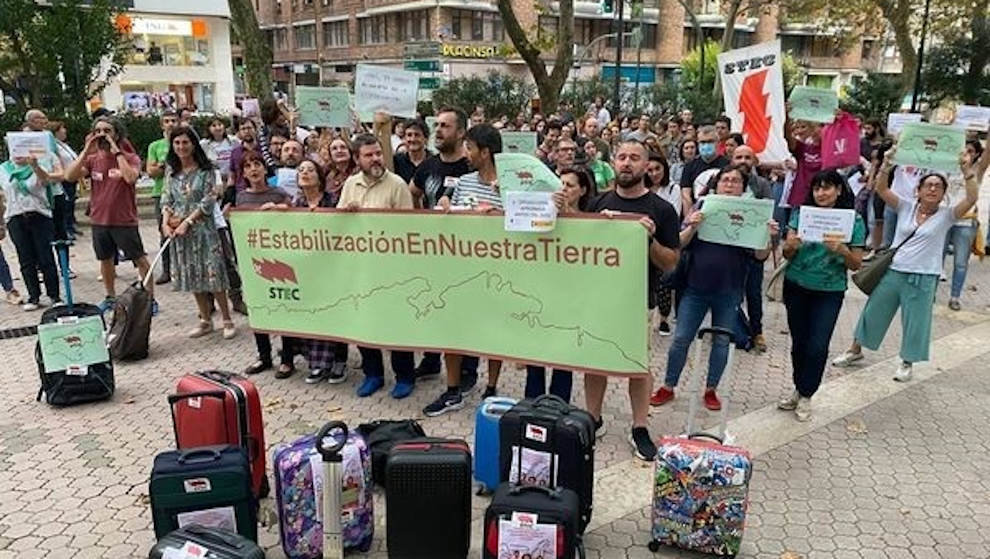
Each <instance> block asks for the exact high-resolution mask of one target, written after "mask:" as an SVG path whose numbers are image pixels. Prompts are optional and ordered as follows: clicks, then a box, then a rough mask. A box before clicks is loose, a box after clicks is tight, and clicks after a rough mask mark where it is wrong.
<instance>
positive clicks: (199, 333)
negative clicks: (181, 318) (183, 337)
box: [189, 320, 213, 339]
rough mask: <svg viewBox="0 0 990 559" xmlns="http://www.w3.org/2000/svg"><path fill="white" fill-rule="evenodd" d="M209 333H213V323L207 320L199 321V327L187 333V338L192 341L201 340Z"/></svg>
mask: <svg viewBox="0 0 990 559" xmlns="http://www.w3.org/2000/svg"><path fill="white" fill-rule="evenodd" d="M210 332H213V322H212V321H209V320H200V321H199V326H197V327H196V328H193V329H192V330H190V331H189V337H190V338H193V339H196V338H202V337H203V336H205V335H207V334H209V333H210Z"/></svg>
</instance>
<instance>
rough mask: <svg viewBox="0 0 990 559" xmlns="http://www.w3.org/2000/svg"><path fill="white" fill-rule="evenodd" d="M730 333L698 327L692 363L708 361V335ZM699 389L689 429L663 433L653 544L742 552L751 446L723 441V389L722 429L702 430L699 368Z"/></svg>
mask: <svg viewBox="0 0 990 559" xmlns="http://www.w3.org/2000/svg"><path fill="white" fill-rule="evenodd" d="M715 335H725V336H730V337H731V335H732V332H731V331H730V330H727V329H724V328H703V329H701V330H700V331H699V332H698V342H697V344H696V345H697V347H696V348H695V354H694V363H695V364H696V366H707V363H708V360H707V359H704V360H702V357H701V351H702V346H703V345H704V344H702V343H701V340H702V339H703V338H704V337H705V336H709V337H713V336H715ZM735 351H736V350H735V348H734V347H733V346H732V344H729V360H728V363H726V375H725V376H723V377H722V385H723V386H726V385H727V380H728V377H729V375H730V374H731V372H732V366H733V363H734V361H735ZM697 376H698V377H699V379H698V383H699V384H698V390H697V393H696V394H694V395H693V396H692V398H691V404H690V409H689V411H688V421H687V429H686V435H685V436H683V437H664V438H663V439H661V441H660V448H659V449H658V451H657V459H656V471H655V475H654V476H653V507H652V508H653V514H652V516H653V529H652V538H653V539H652V541H651V542H650V546H649V547H650V550H651V551H657V550H658V549H660V545H661V544H663V545H669V546H676V547H680V548H682V549H687V550H691V551H698V552H701V553H708V554H713V555H719V556H729V557H734V556H735V555H736V554H737V553H738V552H739V546H740V543H741V542H742V535H743V528H744V523H745V520H746V508H747V505H748V495H749V481H750V478H751V476H752V473H753V463H752V460H751V458H750V455H749V452H748V451H746V450H745V449H743V448H739V447H735V446H728V445H725V444H723V442H724V441H725V431H726V419H727V417H728V415H727V414H728V408H729V402H728V398H727V397H726V396H724V395H723V399H722V411H721V428H720V432H719V434H718V435H714V434H709V433H702V432H698V431H697V430H696V428H695V423H694V416H695V414H696V412H697V409H698V400H700V399H701V397H702V394H703V392H704V390H703V385H704V382H705V377H706V375H705V374H703V373H702V372H701V371H699V372H698V374H697Z"/></svg>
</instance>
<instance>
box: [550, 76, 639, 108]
mask: <svg viewBox="0 0 990 559" xmlns="http://www.w3.org/2000/svg"><path fill="white" fill-rule="evenodd" d="M614 86H615V84H614V83H610V82H606V81H605V80H603V79H602V78H601V76H598V75H596V76H594V77H591V78H588V79H583V80H568V81H567V83H566V84H564V91H562V92H561V94H560V102H561V103H565V102H566V103H570V104H571V106H572V107H574V110H575V111H577V112H581V111H583V110H586V109H587V108H588V107H589V106H591V104H592V103H593V102H594V101H595V97H597V96H599V95H601V96H602V97H604V98H605V99H606V100H607V101H611V100H612V93H613V92H614ZM623 104H624V103H623Z"/></svg>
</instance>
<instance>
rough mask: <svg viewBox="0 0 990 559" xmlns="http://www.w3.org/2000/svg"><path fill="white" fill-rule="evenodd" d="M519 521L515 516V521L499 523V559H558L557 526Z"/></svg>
mask: <svg viewBox="0 0 990 559" xmlns="http://www.w3.org/2000/svg"><path fill="white" fill-rule="evenodd" d="M526 516H532V515H526ZM518 520H519V519H518V518H517V515H516V514H513V520H505V519H502V520H499V521H498V559H518V558H520V557H527V556H528V557H547V558H553V557H557V526H556V525H554V524H537V523H535V522H532V521H530V522H519V521H518Z"/></svg>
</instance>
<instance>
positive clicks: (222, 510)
mask: <svg viewBox="0 0 990 559" xmlns="http://www.w3.org/2000/svg"><path fill="white" fill-rule="evenodd" d="M175 519H176V521H177V522H178V524H179V528H185V527H186V526H188V525H190V524H199V525H200V526H206V527H207V528H217V529H219V530H226V531H228V532H234V533H237V516H236V514H235V513H234V507H216V508H212V509H203V510H192V511H189V512H180V513H179V514H178V515H176V517H175Z"/></svg>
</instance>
